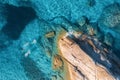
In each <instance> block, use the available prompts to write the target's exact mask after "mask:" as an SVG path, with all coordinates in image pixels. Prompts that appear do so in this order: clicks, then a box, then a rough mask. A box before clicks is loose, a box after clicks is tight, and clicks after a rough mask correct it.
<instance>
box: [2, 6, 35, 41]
mask: <svg viewBox="0 0 120 80" xmlns="http://www.w3.org/2000/svg"><path fill="white" fill-rule="evenodd" d="M5 15H6V18H7V24H6V25H5V26H4V27H3V28H2V32H3V33H4V34H5V35H7V36H8V37H10V38H11V39H13V40H17V39H18V38H19V37H20V34H21V32H22V31H23V30H24V28H25V26H26V25H27V24H28V23H29V22H30V21H32V20H33V19H35V17H36V12H35V11H34V9H32V8H31V7H23V6H22V7H16V6H13V5H9V4H5Z"/></svg>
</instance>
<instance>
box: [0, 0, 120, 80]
mask: <svg viewBox="0 0 120 80" xmlns="http://www.w3.org/2000/svg"><path fill="white" fill-rule="evenodd" d="M116 5H117V6H116ZM119 5H120V0H0V80H50V79H51V76H52V75H56V74H58V73H57V72H55V71H53V70H52V67H51V64H52V63H51V57H48V56H47V55H46V51H45V50H46V49H49V50H50V52H51V55H52V53H55V52H56V51H55V50H54V46H55V39H54V38H52V39H46V38H45V37H44V35H45V34H46V33H47V32H49V31H56V34H57V32H59V31H60V29H61V27H63V28H64V29H66V30H68V31H69V30H71V29H74V28H75V29H76V28H77V26H75V25H73V24H74V23H75V22H77V21H79V20H80V19H81V18H82V16H85V17H86V18H87V19H88V20H89V21H88V22H89V23H97V25H98V27H99V28H100V29H101V32H102V33H103V34H107V33H108V32H109V33H110V34H111V35H112V36H113V38H114V40H115V41H114V44H113V46H112V48H113V49H114V52H115V53H116V55H118V56H119V57H120V55H119V54H120V50H119V48H120V30H119V29H120V28H118V29H116V28H114V29H111V28H108V27H109V26H107V27H106V25H105V24H104V21H105V19H104V18H106V16H110V15H112V14H115V13H113V12H115V11H116V12H117V13H119V15H118V17H119V20H120V6H119ZM111 6H112V7H111ZM108 7H109V8H110V9H109V8H108ZM112 9H113V11H111V10H112ZM108 13H109V14H108ZM117 13H116V14H117ZM107 14H108V15H107ZM61 24H63V25H62V26H61V27H60V26H59V25H61ZM119 24H120V23H119ZM119 24H118V25H117V26H118V27H119V26H120V25H119ZM27 53H29V55H28V56H27V57H25V54H27Z"/></svg>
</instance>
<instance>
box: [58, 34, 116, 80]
mask: <svg viewBox="0 0 120 80" xmlns="http://www.w3.org/2000/svg"><path fill="white" fill-rule="evenodd" d="M85 38H87V36H86V37H85V35H84V37H82V38H81V39H82V40H85ZM85 44H89V45H91V46H92V48H93V49H92V48H90V47H86V49H88V48H89V51H88V52H85V51H84V49H82V46H80V44H78V43H76V41H75V39H72V38H70V37H68V36H65V35H64V36H62V37H61V38H60V39H59V41H58V47H59V49H60V55H61V57H62V58H63V59H64V60H65V61H66V62H67V64H68V66H67V67H68V71H69V77H70V80H115V77H114V76H113V74H112V72H111V71H110V70H109V67H110V66H109V67H108V66H107V64H108V65H109V63H111V62H110V61H109V59H108V60H107V58H105V57H103V56H100V55H102V54H100V53H101V51H100V50H99V48H96V46H95V45H94V42H93V41H90V40H87V41H86V43H85ZM81 45H82V44H81ZM94 50H96V51H98V52H96V53H93V52H94ZM86 51H87V50H86ZM104 51H106V52H107V49H104ZM89 54H93V56H91V55H89ZM95 54H97V55H99V56H100V57H97V55H95ZM106 55H107V54H106ZM95 58H98V59H95ZM105 61H106V63H105ZM104 63H105V64H106V65H105V64H104Z"/></svg>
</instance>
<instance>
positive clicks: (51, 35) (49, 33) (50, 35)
mask: <svg viewBox="0 0 120 80" xmlns="http://www.w3.org/2000/svg"><path fill="white" fill-rule="evenodd" d="M54 36H55V31H50V32H48V33H46V34H45V37H46V38H52V37H54Z"/></svg>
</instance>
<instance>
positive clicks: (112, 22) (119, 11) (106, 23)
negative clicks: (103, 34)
mask: <svg viewBox="0 0 120 80" xmlns="http://www.w3.org/2000/svg"><path fill="white" fill-rule="evenodd" d="M98 23H99V26H100V27H108V28H111V29H115V28H117V27H120V4H118V3H114V4H111V5H109V6H107V7H105V8H104V10H103V13H102V14H101V17H100V19H99V22H98ZM115 30H116V29H115Z"/></svg>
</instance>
